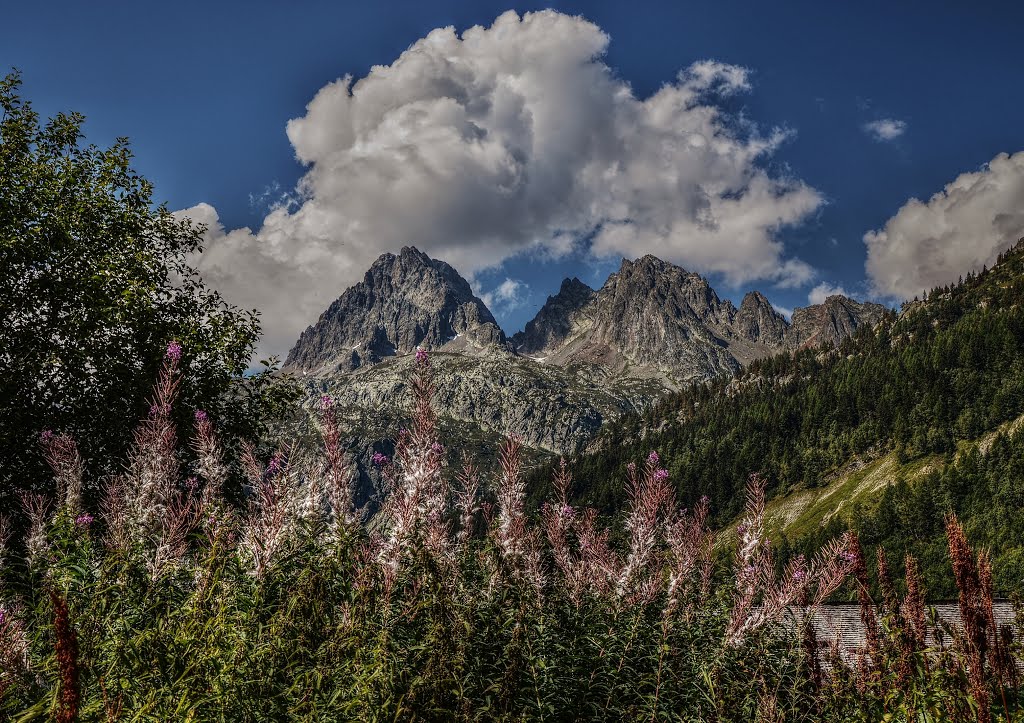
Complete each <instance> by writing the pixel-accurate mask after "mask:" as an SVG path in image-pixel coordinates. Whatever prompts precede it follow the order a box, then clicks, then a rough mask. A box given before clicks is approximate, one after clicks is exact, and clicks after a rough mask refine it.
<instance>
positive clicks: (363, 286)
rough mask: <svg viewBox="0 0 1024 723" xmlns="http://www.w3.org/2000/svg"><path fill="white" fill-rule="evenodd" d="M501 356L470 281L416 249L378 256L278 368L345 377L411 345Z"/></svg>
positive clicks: (499, 338) (498, 335) (500, 341)
mask: <svg viewBox="0 0 1024 723" xmlns="http://www.w3.org/2000/svg"><path fill="white" fill-rule="evenodd" d="M442 347H448V348H450V349H453V350H459V351H461V352H464V353H474V352H480V351H488V352H493V351H507V349H508V345H507V342H506V339H505V334H504V333H503V332H502V331H501V328H500V327H499V326H498V324H497V322H496V321H495V320H494V317H493V316H492V315H491V312H490V311H489V310H488V309H487V306H486V305H484V303H483V301H481V300H480V299H478V298H477V297H476V296H475V295H474V294H473V290H472V289H471V288H470V286H469V283H468V282H467V281H466V280H465V279H463V278H462V277H461V276H460V275H459V273H458V272H457V271H456V270H455V269H453V268H452V267H451V266H449V265H448V264H446V263H445V262H443V261H437V260H435V259H431V258H430V257H429V256H427V255H426V254H424V253H422V252H421V251H418V250H416V249H415V248H411V247H406V248H403V249H402V252H401V253H400V254H399V255H397V256H396V255H394V254H384V255H383V256H381V257H380V258H379V259H377V261H375V262H374V264H373V266H371V267H370V270H369V271H367V272H366V275H365V277H364V278H363V280H362V282H360V283H358V284H356V285H355V286H353V287H351V288H349V289H348V290H347V291H345V293H343V294H342V295H341V297H340V298H339V299H338V300H337V301H335V302H334V303H333V304H331V306H330V308H328V309H327V311H325V312H324V313H323V314H322V315H321V316H320V319H319V321H317V323H316V324H314V325H313V326H311V327H309V328H308V329H306V331H304V332H303V333H302V335H301V336H300V337H299V340H298V342H297V343H296V344H295V346H294V347H293V348H292V350H291V352H289V354H288V359H287V360H286V362H285V368H286V369H288V370H294V371H303V372H310V371H315V370H330V371H337V372H348V371H352V370H354V369H358V368H360V367H363V366H367V365H372V364H376V363H378V362H380V361H381V360H383V359H385V358H387V357H391V356H396V355H402V354H409V353H411V352H413V351H415V350H416V349H417V348H423V349H440V348H442Z"/></svg>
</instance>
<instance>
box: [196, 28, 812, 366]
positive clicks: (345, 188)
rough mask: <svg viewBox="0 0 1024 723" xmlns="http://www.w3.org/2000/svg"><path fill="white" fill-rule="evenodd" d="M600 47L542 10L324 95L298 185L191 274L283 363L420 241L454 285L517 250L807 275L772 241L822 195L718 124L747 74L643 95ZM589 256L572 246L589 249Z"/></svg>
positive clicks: (719, 70)
mask: <svg viewBox="0 0 1024 723" xmlns="http://www.w3.org/2000/svg"><path fill="white" fill-rule="evenodd" d="M608 43H609V38H608V36H607V35H606V34H605V33H604V32H602V31H601V29H600V28H598V27H597V26H596V25H594V24H592V23H590V22H587V21H586V20H584V19H582V18H579V17H570V16H567V15H563V14H560V13H557V12H554V11H543V12H536V13H527V14H526V15H524V16H522V17H520V16H519V15H517V14H516V13H515V12H511V11H510V12H508V13H505V14H503V15H502V16H500V17H499V18H497V19H496V20H495V21H494V23H493V24H492V25H491V26H490V27H488V28H484V27H479V26H478V27H473V28H470V29H468V30H466V31H465V32H463V33H462V34H461V35H459V34H458V33H457V32H456V31H455V30H454V29H453V28H450V27H449V28H441V29H438V30H434V31H432V32H431V33H429V34H428V35H427V36H426V37H425V38H422V39H421V40H418V41H417V42H416V43H414V44H413V45H412V46H411V47H409V49H408V50H406V51H405V52H404V53H402V54H401V56H400V57H398V58H397V59H396V60H395V61H394V62H392V63H391V64H390V65H382V66H375V67H374V68H373V69H372V70H371V71H370V72H369V74H368V75H367V76H366V77H364V78H361V79H358V80H355V79H353V78H352V77H351V76H345V77H343V78H340V79H338V80H336V81H334V82H332V83H329V84H328V85H326V86H324V87H323V88H321V89H320V91H319V92H318V93H317V94H316V96H315V97H314V98H313V99H312V100H311V101H310V102H309V105H308V106H307V107H306V113H305V115H304V116H302V117H300V118H296V119H294V120H291V121H289V123H288V126H287V133H288V138H289V140H290V141H291V143H292V146H293V147H294V149H295V155H296V158H297V159H298V160H299V161H300V162H301V163H303V164H304V165H305V166H306V167H307V170H306V173H305V175H304V176H303V178H302V180H301V181H300V183H299V185H298V188H296V189H295V193H294V194H292V195H290V196H289V203H288V204H281V205H278V206H276V207H273V208H272V209H271V210H270V212H269V215H267V217H266V219H265V220H264V222H263V225H262V227H261V228H260V229H259V230H258V231H251V230H249V229H236V230H227V229H224V228H223V227H222V225H221V224H220V223H219V219H218V217H217V213H216V210H215V209H213V208H212V207H210V206H208V205H205V204H201V205H199V206H196V207H195V208H192V209H187V210H185V211H183V212H181V213H183V214H185V215H189V216H192V217H193V218H196V219H197V220H203V221H205V222H207V223H208V224H209V226H210V231H209V232H208V235H207V249H208V250H207V252H206V253H205V254H203V258H202V259H200V260H199V262H198V265H199V267H200V271H201V272H202V274H203V275H204V277H205V278H206V279H207V281H209V282H210V283H211V284H213V285H214V286H215V287H217V288H219V289H220V290H221V291H222V292H223V293H224V295H225V297H226V298H228V299H229V300H231V301H233V302H235V303H238V304H241V305H244V306H247V307H249V306H258V307H259V308H260V309H261V310H262V311H263V314H264V315H263V320H264V327H265V330H266V338H265V340H264V343H263V348H262V349H261V351H264V352H266V351H274V352H283V351H285V350H287V348H288V347H289V346H290V344H291V343H292V342H293V341H294V339H295V338H296V337H297V335H298V333H299V331H301V329H302V328H304V327H305V326H306V325H307V324H309V323H311V322H312V321H314V320H315V319H316V318H317V316H318V315H319V313H320V312H321V311H322V310H323V309H324V308H325V307H326V306H327V305H328V303H329V302H330V301H331V300H333V299H334V298H335V297H337V296H338V295H339V294H340V293H341V291H342V290H343V289H344V288H345V287H346V286H348V285H350V284H351V283H353V282H354V281H356V280H358V279H359V278H360V277H361V275H362V273H363V272H364V270H365V269H366V267H367V266H368V265H369V264H370V263H371V262H372V261H373V259H374V258H376V257H377V256H378V255H379V254H380V253H382V252H385V251H396V250H397V249H399V248H400V247H401V246H403V245H408V244H413V245H415V246H417V247H418V248H420V249H421V250H423V251H425V252H427V253H428V254H430V255H431V256H434V257H438V258H442V259H444V260H446V261H448V262H449V263H451V264H452V265H453V266H455V267H456V268H458V269H459V270H460V271H461V272H463V273H464V274H466V275H474V274H476V273H477V272H479V271H480V270H482V269H486V268H495V267H498V266H500V264H501V263H502V262H503V261H505V260H506V259H508V258H510V257H512V256H515V255H517V254H523V253H536V254H538V255H539V256H541V257H558V256H560V255H564V254H565V253H568V252H569V251H571V250H573V249H577V248H587V249H589V250H590V252H592V253H593V254H594V255H595V256H598V257H608V256H612V257H614V256H618V255H622V256H627V257H631V258H632V257H637V256H640V255H643V254H645V253H653V254H656V255H658V256H660V257H662V258H665V259H667V260H670V261H673V262H676V263H680V264H683V265H685V266H687V267H688V268H692V269H694V270H698V271H701V272H705V273H716V272H717V273H720V274H722V275H724V276H725V277H726V278H727V280H728V281H730V282H732V283H735V284H740V283H744V282H747V281H751V280H762V281H764V280H767V281H770V282H774V283H779V284H783V285H787V284H788V285H796V284H800V283H804V282H806V281H809V280H810V279H811V278H812V276H813V271H812V269H811V268H810V267H809V266H808V265H807V264H806V263H804V262H802V261H801V260H799V259H797V258H794V257H792V256H790V255H789V254H788V253H787V251H786V249H785V248H784V247H783V245H782V243H781V242H780V241H779V240H778V238H777V235H776V234H777V232H778V230H779V229H780V228H782V227H785V226H787V225H792V224H798V223H801V222H802V221H803V220H805V219H806V218H807V217H808V216H809V214H811V213H813V212H814V211H815V210H816V209H818V208H819V207H820V206H821V204H822V203H823V199H822V196H821V195H820V194H819V193H818V192H817V191H816V190H814V189H813V188H811V187H809V186H808V185H806V184H805V183H803V182H802V181H800V180H799V179H796V178H792V177H787V176H782V175H778V174H776V175H771V174H769V173H768V172H767V171H766V170H764V168H763V163H762V161H764V160H765V159H766V158H767V157H769V156H770V155H771V154H772V153H773V152H774V151H775V150H776V149H777V148H778V146H779V145H780V144H781V143H782V142H784V140H785V139H786V138H787V137H788V136H789V135H790V134H789V133H788V132H787V131H784V130H781V129H772V130H769V131H768V132H766V133H762V132H761V131H760V130H758V129H757V128H756V127H755V126H754V125H753V124H752V123H751V122H749V121H748V120H746V119H744V118H743V117H742V116H732V115H727V114H725V113H723V111H722V110H720V109H719V107H718V106H717V105H716V102H717V100H716V99H718V98H721V97H724V96H730V95H733V94H736V93H740V92H744V91H746V90H748V89H749V87H750V79H749V74H748V71H747V70H746V69H744V68H741V67H738V66H735V65H727V64H724V63H719V62H716V61H711V60H705V61H701V62H698V63H695V64H693V65H691V66H690V67H688V68H686V69H684V70H682V71H681V72H680V73H679V74H678V76H677V77H676V78H675V79H674V80H673V81H672V82H669V83H666V84H665V85H664V86H662V87H661V88H660V89H659V90H658V91H657V92H656V93H654V94H653V95H651V96H650V97H648V98H644V99H641V98H638V97H637V96H636V95H635V94H634V93H633V91H632V89H631V88H630V86H629V85H628V84H627V83H625V82H624V81H623V80H621V79H619V78H617V77H616V76H615V74H614V73H613V72H612V71H611V70H610V69H609V68H608V66H607V65H605V64H604V62H602V60H601V58H602V56H603V54H604V52H605V51H606V49H607V47H608ZM581 244H582V246H581Z"/></svg>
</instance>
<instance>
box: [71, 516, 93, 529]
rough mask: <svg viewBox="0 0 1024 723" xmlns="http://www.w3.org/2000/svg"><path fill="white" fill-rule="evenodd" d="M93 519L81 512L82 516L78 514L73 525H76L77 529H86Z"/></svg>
mask: <svg viewBox="0 0 1024 723" xmlns="http://www.w3.org/2000/svg"><path fill="white" fill-rule="evenodd" d="M94 519H95V518H94V517H93V516H92V515H90V514H89V513H88V512H83V513H82V514H80V515H79V516H78V517H76V518H75V524H76V525H78V526H79V527H88V526H89V525H91V524H92V521H93V520H94Z"/></svg>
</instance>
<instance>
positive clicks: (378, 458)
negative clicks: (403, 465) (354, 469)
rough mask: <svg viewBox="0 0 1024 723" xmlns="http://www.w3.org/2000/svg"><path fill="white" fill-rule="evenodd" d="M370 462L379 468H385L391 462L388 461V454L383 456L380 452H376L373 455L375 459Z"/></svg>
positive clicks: (372, 458)
mask: <svg viewBox="0 0 1024 723" xmlns="http://www.w3.org/2000/svg"><path fill="white" fill-rule="evenodd" d="M370 461H371V462H373V463H374V464H375V465H377V466H383V465H385V464H387V463H388V461H389V460H388V456H387V455H386V454H381V453H380V452H374V453H373V457H371V458H370Z"/></svg>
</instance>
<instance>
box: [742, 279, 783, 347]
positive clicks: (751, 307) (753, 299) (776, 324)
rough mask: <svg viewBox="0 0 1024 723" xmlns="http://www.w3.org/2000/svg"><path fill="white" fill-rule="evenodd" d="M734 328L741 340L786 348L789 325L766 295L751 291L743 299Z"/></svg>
mask: <svg viewBox="0 0 1024 723" xmlns="http://www.w3.org/2000/svg"><path fill="white" fill-rule="evenodd" d="M733 327H734V329H735V332H736V334H737V336H739V337H740V338H741V339H746V340H747V341H751V342H754V343H760V344H765V345H767V346H769V347H777V348H781V347H783V346H785V343H786V332H787V330H788V327H789V324H788V323H787V322H786V318H785V317H784V316H783V315H782V314H780V313H779V312H777V311H776V310H775V307H774V306H772V305H771V303H770V302H769V301H768V299H766V298H765V296H764V294H762V293H761V292H760V291H751V292H750V293H749V294H747V295H746V296H744V297H743V302H742V303H741V304H740V310H739V311H738V312H736V318H735V319H734V321H733Z"/></svg>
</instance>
